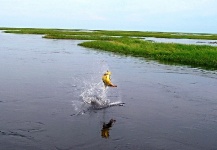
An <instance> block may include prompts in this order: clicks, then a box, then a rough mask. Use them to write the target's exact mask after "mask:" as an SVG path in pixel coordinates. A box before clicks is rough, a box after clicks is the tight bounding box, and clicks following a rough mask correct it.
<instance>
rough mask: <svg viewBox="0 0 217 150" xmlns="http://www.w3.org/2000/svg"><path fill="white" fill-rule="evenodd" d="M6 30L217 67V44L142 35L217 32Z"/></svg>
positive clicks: (212, 37)
mask: <svg viewBox="0 0 217 150" xmlns="http://www.w3.org/2000/svg"><path fill="white" fill-rule="evenodd" d="M0 30H4V32H6V33H17V34H41V35H43V38H49V39H71V40H88V41H85V42H83V43H80V44H79V45H80V46H84V47H88V48H93V49H98V50H105V51H110V52H114V53H118V54H123V55H129V56H134V57H143V58H147V59H152V60H157V61H159V62H162V63H167V64H180V65H189V66H192V67H198V68H203V69H208V70H217V47H215V46H208V45H188V44H175V43H155V42H151V41H145V40H143V39H142V38H145V37H156V38H173V39H204V40H217V34H205V33H198V34H195V33H178V32H177V33H176V32H142V31H107V30H82V29H74V30H73V29H40V28H5V27H2V28H0Z"/></svg>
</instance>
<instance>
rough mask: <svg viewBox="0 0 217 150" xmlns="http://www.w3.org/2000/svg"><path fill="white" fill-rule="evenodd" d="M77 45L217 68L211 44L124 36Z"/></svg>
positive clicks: (215, 49) (216, 56) (162, 60)
mask: <svg viewBox="0 0 217 150" xmlns="http://www.w3.org/2000/svg"><path fill="white" fill-rule="evenodd" d="M79 45H81V46H84V47H89V48H95V49H100V50H106V51H110V52H115V53H120V54H124V55H130V56H135V57H144V58H149V59H153V60H159V61H160V62H166V63H176V64H183V65H190V66H193V67H201V68H205V69H214V70H216V69H217V47H212V46H198V45H184V44H168V43H152V42H149V41H142V40H138V39H126V38H120V39H117V40H115V41H88V42H84V43H81V44H79Z"/></svg>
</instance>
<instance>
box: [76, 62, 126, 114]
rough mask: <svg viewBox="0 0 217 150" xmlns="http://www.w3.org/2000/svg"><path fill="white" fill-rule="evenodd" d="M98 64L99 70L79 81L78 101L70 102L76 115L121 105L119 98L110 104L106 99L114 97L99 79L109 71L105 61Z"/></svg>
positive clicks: (95, 69)
mask: <svg viewBox="0 0 217 150" xmlns="http://www.w3.org/2000/svg"><path fill="white" fill-rule="evenodd" d="M100 63H101V64H100V67H101V68H100V69H99V68H96V67H95V68H94V71H93V73H89V74H90V75H88V77H87V78H84V79H83V80H80V83H82V85H81V88H80V90H79V92H80V95H79V96H80V97H79V101H72V103H73V104H72V105H73V107H74V110H75V111H76V112H77V113H78V114H83V113H84V112H86V111H87V110H88V109H90V108H91V109H102V108H106V107H110V106H116V105H121V104H123V103H121V100H120V98H119V101H115V102H111V100H110V99H109V98H108V97H109V96H110V97H111V96H114V95H111V93H110V92H109V91H110V89H109V88H105V86H104V84H103V82H102V80H101V78H102V75H103V73H104V72H106V71H107V70H109V69H108V66H107V65H106V62H105V61H102V62H100ZM115 90H117V89H115ZM117 93H118V92H117V91H116V94H117ZM108 95H109V96H108ZM115 97H116V98H118V97H119V95H116V96H115ZM116 100H117V99H116Z"/></svg>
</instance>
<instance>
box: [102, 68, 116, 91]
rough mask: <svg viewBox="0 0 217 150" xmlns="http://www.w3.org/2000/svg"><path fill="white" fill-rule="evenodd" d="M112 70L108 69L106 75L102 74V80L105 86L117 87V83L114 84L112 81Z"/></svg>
mask: <svg viewBox="0 0 217 150" xmlns="http://www.w3.org/2000/svg"><path fill="white" fill-rule="evenodd" d="M111 74H112V73H111V72H110V71H108V70H107V71H106V73H104V75H103V76H102V81H103V83H104V85H105V88H106V87H107V86H110V87H117V85H114V84H113V83H112V82H111Z"/></svg>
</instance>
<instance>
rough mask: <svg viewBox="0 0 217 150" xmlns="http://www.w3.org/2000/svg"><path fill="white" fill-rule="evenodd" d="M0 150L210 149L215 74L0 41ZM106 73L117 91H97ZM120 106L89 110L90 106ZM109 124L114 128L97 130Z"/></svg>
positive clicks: (59, 45)
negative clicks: (102, 103)
mask: <svg viewBox="0 0 217 150" xmlns="http://www.w3.org/2000/svg"><path fill="white" fill-rule="evenodd" d="M0 39H1V41H0V50H1V51H0V58H1V59H0V65H1V69H0V122H1V123H0V149H2V150H15V149H16V150H29V149H31V150H48V149H49V150H75V149H76V150H85V149H88V150H89V149H104V150H110V149H114V150H119V149H123V150H128V149H129V150H132V149H142V150H143V149H146V150H149V149H150V150H162V149H166V150H174V149H176V150H179V149H180V150H181V149H184V150H204V149H206V150H208V149H216V147H217V142H216V139H217V94H216V89H217V72H216V71H205V70H201V69H197V68H189V67H187V66H171V65H163V64H159V63H157V62H155V61H150V60H149V61H148V60H145V59H140V58H132V57H125V56H119V55H115V54H112V53H107V52H100V51H96V50H92V49H87V48H83V47H80V46H78V45H77V44H78V43H80V42H81V41H76V40H50V39H43V38H41V36H39V35H16V34H5V33H0ZM106 70H110V71H111V72H112V81H113V82H114V83H115V84H117V85H118V87H117V88H107V89H105V88H104V86H103V84H102V81H101V76H102V74H103V72H105V71H106ZM98 98H100V99H106V100H107V101H109V102H112V103H113V102H123V103H125V104H124V105H123V106H114V107H108V108H104V109H95V108H93V107H92V106H91V105H90V104H89V103H87V101H88V100H90V99H98ZM110 119H115V120H116V122H115V123H114V124H113V126H112V127H110V128H109V129H102V127H103V123H104V122H106V123H108V122H109V120H110Z"/></svg>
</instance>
